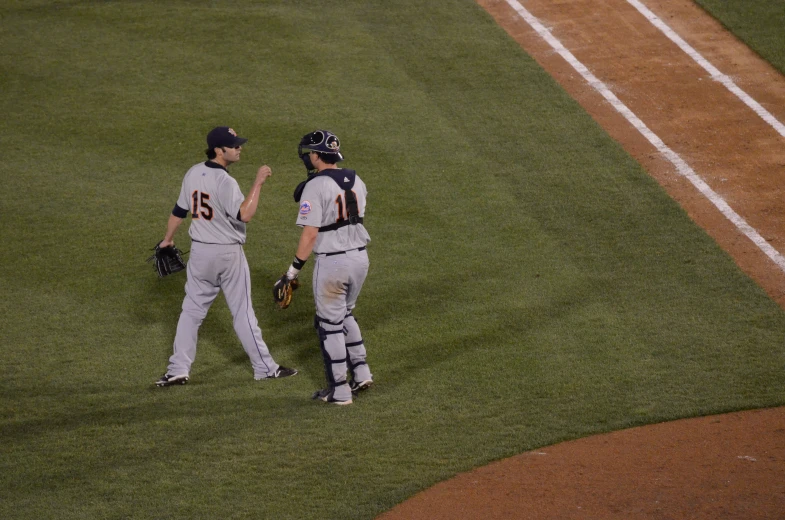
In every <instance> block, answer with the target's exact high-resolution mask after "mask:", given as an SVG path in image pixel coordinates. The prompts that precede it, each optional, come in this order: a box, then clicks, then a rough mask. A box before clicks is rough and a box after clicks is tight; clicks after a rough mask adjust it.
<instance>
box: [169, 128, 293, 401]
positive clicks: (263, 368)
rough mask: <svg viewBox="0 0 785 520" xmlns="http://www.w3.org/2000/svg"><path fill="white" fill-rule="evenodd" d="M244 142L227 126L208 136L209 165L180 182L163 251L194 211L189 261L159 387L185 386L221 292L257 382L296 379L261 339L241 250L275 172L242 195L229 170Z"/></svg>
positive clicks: (262, 172) (266, 170) (265, 169)
mask: <svg viewBox="0 0 785 520" xmlns="http://www.w3.org/2000/svg"><path fill="white" fill-rule="evenodd" d="M246 141H247V139H244V138H242V137H238V136H237V134H236V133H235V131H234V130H232V129H231V128H229V127H226V126H219V127H217V128H214V129H213V130H211V131H210V133H209V134H207V151H206V153H207V158H208V160H207V161H206V162H202V163H199V164H196V165H194V166H193V167H192V168H191V169H190V170H188V173H186V174H185V178H184V179H183V184H182V188H181V190H180V197H179V198H178V199H177V204H176V205H175V207H174V209H173V210H172V214H171V215H170V216H169V222H168V225H167V229H166V235H165V236H164V239H163V241H162V242H161V243H160V247H166V246H168V245H172V244H173V243H174V242H173V238H174V234H175V232H176V231H177V228H178V227H179V226H180V224H181V223H182V222H183V219H185V217H186V216H187V215H188V213H189V212H190V213H191V225H190V227H189V230H188V234H189V235H190V236H191V242H192V244H191V257H190V259H189V261H188V267H187V273H188V279H187V281H186V284H185V299H184V300H183V310H182V313H181V314H180V320H179V321H178V323H177V333H176V335H175V338H174V353H173V354H172V356H171V357H170V358H169V366H168V368H167V371H166V373H165V374H164V375H163V377H161V379H159V380H158V381H157V382H156V385H157V386H170V385H177V384H180V385H184V384H186V383H187V382H188V377H189V374H190V371H191V364H192V363H193V362H194V358H195V357H196V341H197V335H198V332H199V326H200V325H201V324H202V321H203V320H204V318H205V316H207V311H208V309H209V308H210V305H211V304H212V303H213V301H214V300H215V298H216V297H217V296H218V292H219V291H223V293H224V297H225V298H226V303H227V304H228V306H229V310H230V311H231V313H232V317H233V318H234V330H235V332H236V333H237V337H238V338H239V339H240V342H241V343H242V344H243V348H244V349H245V352H246V353H247V354H248V357H249V358H250V359H251V366H252V367H253V373H254V378H255V379H272V378H281V377H288V376H293V375H295V374H297V370H295V369H292V368H286V367H283V366H280V365H278V363H276V362H275V360H274V359H273V358H272V356H271V355H270V351H269V350H268V349H267V345H266V344H265V342H264V340H263V339H262V331H261V329H260V328H259V324H258V322H257V320H256V315H255V314H254V310H253V306H252V305H251V273H250V270H249V268H248V262H247V261H246V259H245V253H244V252H243V244H244V243H245V225H246V223H247V222H249V221H250V220H251V219H252V218H253V216H254V214H255V213H256V209H257V206H258V204H259V192H260V190H261V188H262V185H263V184H264V182H265V181H266V180H267V178H268V177H269V176H270V175H271V174H272V172H271V170H270V167H269V166H267V165H265V166H262V167H260V168H259V170H258V172H257V174H256V180H255V181H254V184H253V187H252V188H251V191H250V192H249V193H248V196H247V197H244V196H243V194H242V192H241V191H240V187H239V186H238V184H237V181H236V180H235V179H234V178H233V177H231V176H230V175H229V173H228V171H227V170H226V168H227V167H228V166H229V165H230V164H233V163H235V162H237V161H239V160H240V152H241V150H242V145H243V144H245V142H246Z"/></svg>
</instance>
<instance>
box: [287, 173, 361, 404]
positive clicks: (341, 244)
mask: <svg viewBox="0 0 785 520" xmlns="http://www.w3.org/2000/svg"><path fill="white" fill-rule="evenodd" d="M346 189H349V190H350V191H351V192H352V193H354V196H355V197H356V199H357V209H358V211H359V216H360V217H363V216H364V215H365V203H366V197H367V194H368V192H367V189H366V187H365V183H363V181H362V180H361V179H360V177H359V176H357V175H356V173H355V172H354V171H352V170H346V169H339V168H336V169H328V170H324V171H322V172H320V173H319V174H316V175H314V176H313V178H311V179H310V180H309V181H308V182H307V184H306V185H305V188H304V189H303V191H302V195H301V197H300V211H299V214H298V216H297V225H299V226H314V227H319V228H320V229H319V234H318V236H317V238H316V243H315V245H314V250H313V252H314V255H315V257H316V265H315V266H314V271H313V294H314V300H315V302H316V318H315V322H314V325H315V327H316V329H317V331H318V333H319V340H320V345H321V349H322V356H323V358H324V363H325V373H326V375H327V381H328V383H329V385H330V388H331V389H332V390H333V392H334V393H333V397H334V399H336V400H338V401H346V400H351V396H352V394H351V389H350V387H349V385H348V384H347V383H348V381H347V363H348V370H349V373H350V374H351V375H352V379H353V381H354V382H355V383H359V382H370V381H371V380H372V375H371V371H370V369H369V367H368V364H367V362H366V352H365V345H364V343H363V339H362V334H361V333H360V327H359V326H358V325H357V320H355V318H354V316H353V315H352V309H354V307H355V304H356V302H357V297H358V296H359V294H360V290H361V289H362V286H363V282H365V277H366V275H367V274H368V266H369V261H368V254H367V251H366V249H365V246H366V245H367V244H368V243H369V242H370V241H371V237H370V236H369V235H368V231H366V229H365V227H364V226H363V225H362V223H359V222H358V223H355V224H350V225H346V217H347V216H348V215H349V213H348V211H347V201H346ZM337 223H343V224H344V225H342V226H340V227H338V226H337Z"/></svg>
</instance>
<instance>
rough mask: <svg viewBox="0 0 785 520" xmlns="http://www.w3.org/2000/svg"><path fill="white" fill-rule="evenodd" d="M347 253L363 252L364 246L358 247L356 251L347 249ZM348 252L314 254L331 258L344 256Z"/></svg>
mask: <svg viewBox="0 0 785 520" xmlns="http://www.w3.org/2000/svg"><path fill="white" fill-rule="evenodd" d="M349 251H365V246H362V247H358V248H357V249H349ZM349 251H336V252H335V253H316V254H317V255H323V256H333V255H344V254H346V253H348V252H349Z"/></svg>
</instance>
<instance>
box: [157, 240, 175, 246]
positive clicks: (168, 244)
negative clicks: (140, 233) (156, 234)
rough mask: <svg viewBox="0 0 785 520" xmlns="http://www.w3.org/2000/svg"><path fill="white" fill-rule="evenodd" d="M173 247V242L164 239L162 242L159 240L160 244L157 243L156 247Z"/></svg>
mask: <svg viewBox="0 0 785 520" xmlns="http://www.w3.org/2000/svg"><path fill="white" fill-rule="evenodd" d="M173 245H174V240H166V239H164V240H161V242H159V243H158V247H169V246H173Z"/></svg>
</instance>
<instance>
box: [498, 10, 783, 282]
mask: <svg viewBox="0 0 785 520" xmlns="http://www.w3.org/2000/svg"><path fill="white" fill-rule="evenodd" d="M505 1H506V2H507V3H508V4H509V5H510V7H512V8H513V9H515V11H516V12H517V13H518V15H519V16H520V17H521V18H523V19H524V20H525V21H526V23H528V24H529V25H530V26H531V27H532V29H534V30H535V31H536V32H537V34H539V35H540V37H542V39H544V40H545V41H546V42H548V44H549V45H550V46H551V47H552V48H553V50H555V51H556V52H557V53H558V54H559V55H560V56H561V57H562V58H564V59H565V61H567V63H569V64H570V65H571V66H572V67H573V68H574V69H575V70H576V71H578V73H579V74H580V75H581V76H583V79H585V80H586V82H587V83H588V84H589V85H591V86H592V87H593V88H594V89H595V90H596V91H597V92H599V93H600V94H601V95H602V97H604V98H605V99H606V100H607V101H608V102H609V103H610V104H611V105H612V106H613V108H615V109H616V110H617V111H618V112H619V113H620V114H621V115H623V116H624V118H625V119H627V121H629V122H630V124H632V126H634V127H635V128H636V129H637V130H638V131H639V132H640V133H641V134H642V135H643V136H644V137H645V138H646V139H647V140H648V141H649V142H650V143H651V144H652V145H653V146H654V147H655V148H657V150H659V151H660V153H661V154H662V155H663V156H665V157H666V158H667V159H668V160H669V161H670V162H671V163H672V164H673V165H674V166H675V167H676V170H677V171H678V172H679V174H681V175H682V176H683V177H685V178H686V179H687V180H689V181H690V183H692V185H693V186H695V188H697V190H698V191H699V192H701V193H702V194H703V195H704V196H705V197H706V198H707V199H709V201H711V203H712V204H714V206H715V207H716V208H717V209H718V210H719V211H720V212H721V213H722V214H723V215H724V216H725V217H726V218H727V219H728V220H730V221H731V222H732V223H733V225H734V226H736V228H737V229H738V230H739V231H741V232H742V233H743V234H744V235H745V236H746V237H747V238H749V239H750V240H752V242H753V243H754V244H755V245H756V246H758V248H759V249H760V250H761V251H763V253H765V254H766V256H768V257H769V258H770V259H771V260H772V261H773V262H774V263H775V264H777V266H778V267H779V268H780V269H781V270H782V271H785V257H783V256H782V255H781V254H780V253H779V251H777V250H776V249H774V248H773V247H771V245H770V244H769V243H768V242H767V241H766V239H764V238H763V237H762V236H761V235H760V233H758V232H757V231H756V230H755V228H753V227H752V226H750V225H749V224H747V221H746V220H744V219H743V218H742V217H741V215H739V214H738V213H736V212H735V211H734V210H733V208H731V207H730V206H729V205H728V203H727V202H725V200H724V199H723V198H722V197H720V195H719V194H717V192H715V191H714V190H713V189H711V187H710V186H709V185H708V184H706V182H704V181H703V179H701V178H700V177H699V176H698V174H697V173H695V171H694V170H693V169H692V168H691V167H690V165H688V164H687V163H686V162H685V161H684V160H683V159H682V158H681V157H679V155H678V154H677V153H676V152H674V151H673V150H671V149H670V148H669V147H668V146H666V145H665V143H664V142H663V141H662V139H660V138H659V137H658V136H657V135H656V134H655V133H654V132H652V131H651V130H649V128H648V127H647V126H646V124H645V123H644V122H643V121H641V120H640V118H639V117H638V116H636V115H635V114H634V113H633V112H632V111H631V110H630V109H629V108H627V106H626V105H625V104H624V103H622V102H621V100H619V98H617V97H616V95H615V94H614V93H613V92H611V91H610V89H608V87H607V86H605V84H604V83H603V82H602V81H600V80H599V79H597V77H596V76H595V75H594V74H592V73H591V71H589V69H587V68H586V66H585V65H584V64H583V63H581V62H580V61H578V60H577V59H576V58H575V56H573V54H572V53H571V52H570V51H568V50H567V49H566V48H565V47H564V45H562V44H561V42H560V41H559V40H558V39H556V38H555V37H554V36H553V35H552V34H551V33H550V31H549V30H548V29H546V28H545V26H544V25H542V23H540V21H539V20H538V19H537V18H535V17H534V16H533V15H532V14H531V13H530V12H529V11H527V10H526V9H525V8H524V7H523V6H522V5H521V4H520V2H518V0H505Z"/></svg>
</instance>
